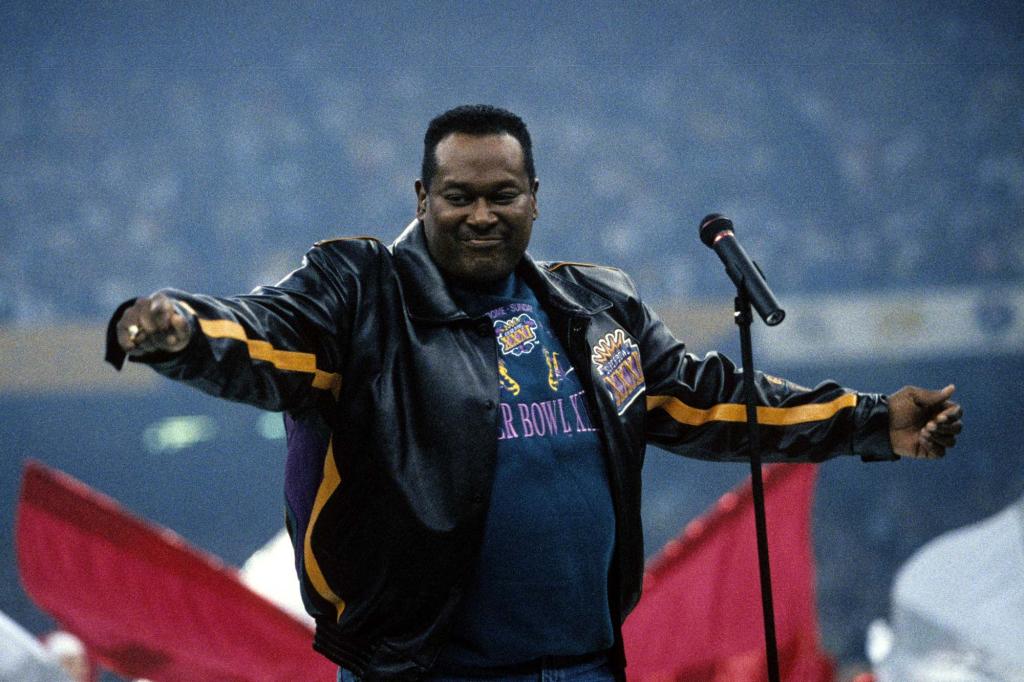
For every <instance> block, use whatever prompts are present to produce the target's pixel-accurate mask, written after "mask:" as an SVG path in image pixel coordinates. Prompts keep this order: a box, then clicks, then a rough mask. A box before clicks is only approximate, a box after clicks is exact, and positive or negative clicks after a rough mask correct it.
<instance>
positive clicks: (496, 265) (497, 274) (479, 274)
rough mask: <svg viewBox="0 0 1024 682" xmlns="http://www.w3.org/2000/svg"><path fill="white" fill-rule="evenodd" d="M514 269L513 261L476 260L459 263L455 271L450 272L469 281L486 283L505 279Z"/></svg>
mask: <svg viewBox="0 0 1024 682" xmlns="http://www.w3.org/2000/svg"><path fill="white" fill-rule="evenodd" d="M515 269H516V266H515V263H511V264H510V263H508V262H507V261H505V260H502V261H500V262H495V261H491V260H484V261H477V262H472V263H460V264H459V267H458V271H457V272H452V273H451V274H453V275H455V276H456V277H458V278H459V279H464V280H466V281H469V282H478V283H480V284H486V283H490V282H497V281H500V280H503V279H505V278H506V277H508V276H509V275H511V274H512V271H513V270H515Z"/></svg>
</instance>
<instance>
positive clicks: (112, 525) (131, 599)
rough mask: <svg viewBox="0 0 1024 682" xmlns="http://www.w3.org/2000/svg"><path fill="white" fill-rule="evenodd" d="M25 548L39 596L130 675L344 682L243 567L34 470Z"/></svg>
mask: <svg viewBox="0 0 1024 682" xmlns="http://www.w3.org/2000/svg"><path fill="white" fill-rule="evenodd" d="M15 542H16V545H17V557H18V568H19V571H20V575H21V580H22V583H23V584H24V586H25V590H26V591H27V592H28V594H29V596H30V597H31V598H32V599H33V600H34V601H35V603H36V604H37V605H38V606H39V607H40V608H41V609H42V610H43V611H45V612H47V613H49V614H50V615H51V616H53V617H54V618H55V619H56V620H57V621H58V622H59V623H60V624H61V627H62V628H64V629H66V630H67V631H69V632H71V633H73V634H75V635H76V636H78V637H79V638H80V639H81V640H82V641H83V642H84V643H85V645H86V647H87V648H88V649H89V652H90V654H91V655H93V656H95V658H96V660H98V661H99V662H100V663H102V664H103V665H104V666H106V667H107V668H109V669H111V670H113V671H114V672H117V673H119V674H121V675H125V676H128V677H144V678H148V679H150V680H155V681H157V682H160V681H161V680H174V681H175V682H187V681H189V680H197V681H198V680H203V681H209V680H218V681H224V682H228V681H236V680H237V681H239V682H241V681H245V680H267V681H271V680H281V681H282V682H285V681H287V682H294V681H295V680H303V681H307V680H308V681H311V682H315V681H316V680H322V681H324V682H327V681H328V680H334V679H335V674H336V671H337V667H336V666H335V665H333V664H331V663H330V662H329V661H328V660H327V659H325V658H323V657H321V656H320V655H319V654H317V653H316V652H314V651H313V649H312V632H311V631H310V630H309V628H308V627H307V626H306V625H305V624H303V623H300V622H299V621H297V620H296V619H295V618H293V617H292V616H290V615H288V614H287V613H285V612H284V611H282V610H281V609H279V608H278V607H277V606H275V605H274V604H272V603H270V602H269V601H267V600H265V599H264V598H263V597H261V596H259V595H257V594H256V593H255V592H253V591H251V590H250V589H249V588H248V587H246V586H245V585H244V584H242V583H241V582H240V581H239V579H238V577H237V575H236V572H235V571H234V569H232V568H229V567H228V566H226V565H224V564H223V563H222V562H220V561H219V560H218V559H216V558H215V557H213V556H210V555H208V554H203V553H201V552H199V551H197V550H196V549H194V548H192V547H190V546H189V545H188V544H187V543H186V542H185V540H183V539H182V538H181V537H179V536H178V535H175V534H174V533H172V532H170V531H168V530H165V529H162V528H158V527H155V526H153V525H150V524H149V523H146V522H145V521H143V520H141V519H138V518H136V517H134V516H132V515H130V514H129V513H127V512H126V511H125V510H124V509H123V508H122V507H120V506H119V505H118V504H117V503H116V502H114V501H113V500H111V499H110V498H108V497H105V496H103V495H101V494H99V493H97V492H95V491H93V490H91V489H90V488H88V487H87V486H85V485H84V484H83V483H81V482H79V481H77V480H75V479H73V478H71V477H70V476H67V475H66V474H63V473H61V472H58V471H55V470H53V469H49V468H47V467H45V466H43V465H41V464H38V463H34V462H33V463H29V464H28V465H27V467H26V469H25V476H24V479H23V481H22V488H21V497H20V500H19V504H18V512H17V521H16V527H15Z"/></svg>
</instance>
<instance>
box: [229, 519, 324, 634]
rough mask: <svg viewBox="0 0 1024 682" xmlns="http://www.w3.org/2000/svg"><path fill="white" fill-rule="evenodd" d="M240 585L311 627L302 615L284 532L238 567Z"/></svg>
mask: <svg viewBox="0 0 1024 682" xmlns="http://www.w3.org/2000/svg"><path fill="white" fill-rule="evenodd" d="M240 576H241V578H242V582H244V583H245V584H246V585H248V586H249V588H250V589H252V591H253V592H256V593H257V594H259V595H261V596H263V597H266V598H267V599H269V600H270V601H272V602H274V603H275V604H277V605H278V606H280V607H281V608H282V609H284V610H285V611H287V612H288V613H290V614H291V615H293V616H295V617H296V618H298V619H299V620H301V621H302V622H303V623H307V624H309V625H313V618H312V617H310V615H309V614H308V613H306V609H305V607H304V606H303V605H302V595H301V594H300V592H299V579H298V577H297V576H296V575H295V554H294V552H293V550H292V543H291V540H290V539H289V538H288V532H287V531H286V530H285V529H283V528H282V529H281V531H280V532H279V533H278V534H277V535H275V536H274V537H273V538H271V539H270V541H269V542H267V544H265V545H263V547H261V548H260V549H258V550H256V552H254V553H253V555H252V556H251V557H249V558H248V559H247V560H246V562H245V564H244V565H243V566H242V570H241V572H240Z"/></svg>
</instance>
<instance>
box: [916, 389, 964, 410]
mask: <svg viewBox="0 0 1024 682" xmlns="http://www.w3.org/2000/svg"><path fill="white" fill-rule="evenodd" d="M955 390H956V386H954V385H953V384H949V385H948V386H946V387H945V388H943V389H942V390H939V391H932V390H929V389H926V388H919V389H917V390H916V391H915V392H914V393H915V395H914V402H915V403H917V404H918V405H921V406H924V407H932V406H934V405H941V404H942V403H944V402H946V401H947V400H949V398H950V396H952V395H953V392H954V391H955Z"/></svg>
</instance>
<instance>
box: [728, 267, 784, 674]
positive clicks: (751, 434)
mask: <svg viewBox="0 0 1024 682" xmlns="http://www.w3.org/2000/svg"><path fill="white" fill-rule="evenodd" d="M734 317H735V320H736V324H737V326H739V328H740V353H741V355H742V357H743V394H744V399H745V401H746V405H747V446H748V449H749V451H750V452H749V454H750V482H751V492H753V496H754V526H755V529H756V531H757V562H758V566H759V567H760V572H761V607H762V612H763V614H764V644H765V654H766V660H767V663H768V682H779V679H780V678H779V650H778V645H777V644H776V641H775V609H774V607H773V605H772V575H771V566H770V564H769V563H768V525H767V523H766V522H765V515H764V481H763V480H762V479H761V442H760V437H759V435H758V428H757V392H756V391H755V389H754V351H753V349H752V347H751V341H750V324H751V322H752V321H753V317H752V315H751V312H750V301H749V299H748V298H747V296H746V294H745V292H744V291H743V289H742V287H740V288H738V289H737V295H736V312H735V315H734Z"/></svg>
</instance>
